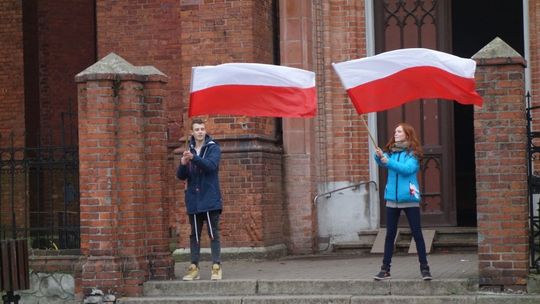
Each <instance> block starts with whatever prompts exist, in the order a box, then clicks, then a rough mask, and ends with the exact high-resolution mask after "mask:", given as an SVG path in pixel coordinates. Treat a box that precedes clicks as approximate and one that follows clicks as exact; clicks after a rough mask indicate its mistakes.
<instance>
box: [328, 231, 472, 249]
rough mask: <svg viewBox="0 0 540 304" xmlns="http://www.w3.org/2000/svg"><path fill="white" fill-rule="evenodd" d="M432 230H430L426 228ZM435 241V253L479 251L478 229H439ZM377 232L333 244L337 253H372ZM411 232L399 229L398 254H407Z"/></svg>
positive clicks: (369, 232)
mask: <svg viewBox="0 0 540 304" xmlns="http://www.w3.org/2000/svg"><path fill="white" fill-rule="evenodd" d="M425 229H430V228H425ZM432 229H435V238H434V240H433V248H432V252H433V253H441V252H475V251H476V250H477V249H478V239H477V238H478V236H477V230H476V227H437V228H432ZM376 236H377V230H374V231H363V232H361V233H359V234H358V237H359V240H358V241H354V242H342V243H336V244H333V250H334V251H335V252H347V251H354V252H360V253H370V251H371V248H372V246H373V243H374V242H375V238H376ZM411 239H412V235H411V231H410V229H408V228H399V233H398V238H397V240H396V252H407V251H408V249H409V246H410V244H411Z"/></svg>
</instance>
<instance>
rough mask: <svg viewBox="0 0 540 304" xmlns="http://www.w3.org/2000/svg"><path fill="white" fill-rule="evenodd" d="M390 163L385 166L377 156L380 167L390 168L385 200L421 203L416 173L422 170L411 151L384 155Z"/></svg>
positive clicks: (376, 159)
mask: <svg viewBox="0 0 540 304" xmlns="http://www.w3.org/2000/svg"><path fill="white" fill-rule="evenodd" d="M384 155H385V156H386V158H387V159H388V162H387V163H386V164H383V163H382V162H381V159H380V158H379V157H378V156H377V154H375V161H376V162H377V164H379V166H381V167H384V168H388V178H387V180H386V188H385V190H384V199H385V200H387V201H393V202H396V203H411V202H420V199H421V197H420V191H419V190H418V189H419V187H418V179H417V178H416V173H417V172H418V169H419V168H420V163H419V161H418V159H417V158H416V157H415V156H414V155H413V154H412V153H410V152H409V151H400V152H392V153H384Z"/></svg>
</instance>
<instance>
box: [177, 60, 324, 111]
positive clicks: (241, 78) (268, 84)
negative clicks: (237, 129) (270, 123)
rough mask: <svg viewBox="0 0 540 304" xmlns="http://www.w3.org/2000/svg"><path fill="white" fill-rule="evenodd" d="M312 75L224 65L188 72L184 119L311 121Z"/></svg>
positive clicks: (263, 66) (313, 103)
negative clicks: (242, 117) (220, 117)
mask: <svg viewBox="0 0 540 304" xmlns="http://www.w3.org/2000/svg"><path fill="white" fill-rule="evenodd" d="M316 111H317V92H316V89H315V73H313V72H311V71H306V70H302V69H297V68H291V67H285V66H278V65H270V64H259V63H226V64H221V65H216V66H200V67H194V68H193V69H192V79H191V92H190V104H189V112H188V115H189V116H190V117H191V116H197V115H208V114H230V115H245V116H270V117H313V116H315V114H316Z"/></svg>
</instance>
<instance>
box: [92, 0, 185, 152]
mask: <svg viewBox="0 0 540 304" xmlns="http://www.w3.org/2000/svg"><path fill="white" fill-rule="evenodd" d="M181 2H184V1H178V0H147V1H96V15H97V17H96V18H97V23H98V25H99V26H98V27H97V52H98V58H103V57H104V56H106V55H107V54H109V53H110V52H114V53H116V54H118V55H120V56H121V57H123V58H125V59H126V60H127V61H129V62H131V63H132V64H134V65H145V64H151V65H153V66H155V67H156V68H157V69H159V70H160V71H162V72H163V73H165V74H166V75H168V76H169V82H168V84H167V98H166V103H167V104H166V107H167V120H168V124H169V139H170V141H172V142H175V141H177V140H178V138H180V137H181V134H182V130H181V126H182V112H183V108H184V106H185V103H186V99H184V97H185V96H184V95H183V90H184V89H185V88H189V86H187V87H182V77H187V78H188V81H189V75H190V73H187V74H185V73H180V71H181V70H182V68H183V67H182V57H183V54H182V45H181V40H182V37H183V35H190V33H189V32H184V34H183V32H182V30H181V24H180V16H181V12H180V3H181ZM189 68H190V67H188V71H189Z"/></svg>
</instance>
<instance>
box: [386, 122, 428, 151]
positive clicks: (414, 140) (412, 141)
mask: <svg viewBox="0 0 540 304" xmlns="http://www.w3.org/2000/svg"><path fill="white" fill-rule="evenodd" d="M399 126H401V127H402V128H403V132H404V133H405V136H406V138H407V141H408V142H409V149H408V150H409V152H412V154H414V156H416V157H417V158H421V157H422V156H424V152H423V151H422V144H421V143H420V140H419V139H418V136H416V131H414V128H413V126H411V125H410V124H408V123H406V122H400V123H398V124H397V125H396V126H395V128H394V130H395V129H396V128H397V127H399ZM395 143H396V139H395V138H394V136H392V138H391V139H390V141H388V143H387V144H386V146H385V150H386V151H387V152H392V150H391V148H392V146H393V145H394V144H395Z"/></svg>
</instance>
